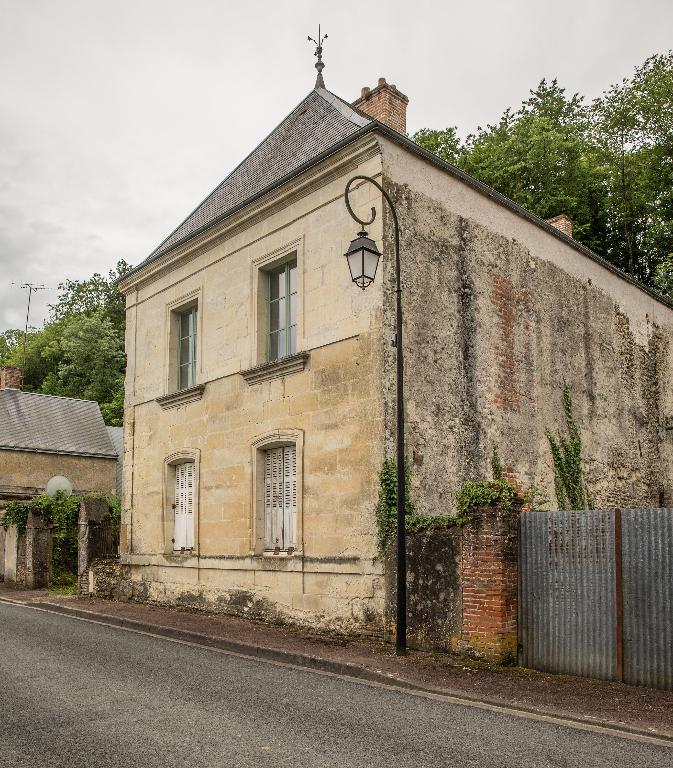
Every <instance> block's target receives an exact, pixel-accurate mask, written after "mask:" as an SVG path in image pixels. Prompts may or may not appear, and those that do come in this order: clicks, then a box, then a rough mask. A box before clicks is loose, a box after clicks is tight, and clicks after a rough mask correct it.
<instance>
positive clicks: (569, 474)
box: [545, 382, 593, 509]
mask: <svg viewBox="0 0 673 768" xmlns="http://www.w3.org/2000/svg"><path fill="white" fill-rule="evenodd" d="M563 412H564V416H565V423H566V430H567V433H568V435H567V437H566V436H565V435H562V434H561V433H559V434H558V437H554V435H552V433H551V431H550V430H549V429H545V435H546V436H547V440H548V441H549V448H550V450H551V455H552V461H553V463H554V491H555V493H556V501H557V502H558V508H559V509H591V508H592V506H593V502H592V499H591V496H590V494H589V489H588V488H587V484H586V482H585V480H584V473H583V471H582V436H581V434H580V430H579V427H578V426H577V423H576V422H575V418H574V416H573V402H572V396H571V394H570V387H569V386H568V385H567V384H566V383H565V382H564V384H563Z"/></svg>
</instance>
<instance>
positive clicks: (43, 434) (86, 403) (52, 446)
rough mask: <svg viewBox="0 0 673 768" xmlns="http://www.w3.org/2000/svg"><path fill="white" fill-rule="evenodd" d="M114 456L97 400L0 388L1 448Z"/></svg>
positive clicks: (77, 454)
mask: <svg viewBox="0 0 673 768" xmlns="http://www.w3.org/2000/svg"><path fill="white" fill-rule="evenodd" d="M3 448H5V449H10V450H19V451H35V452H38V453H66V454H72V455H76V456H102V457H109V458H113V459H116V458H117V451H116V450H115V448H114V446H113V444H112V441H111V440H110V435H109V434H108V431H107V429H106V427H105V423H104V421H103V417H102V416H101V412H100V408H99V407H98V403H96V402H94V401H93V400H74V399H72V398H69V397H54V396H52V395H38V394H33V393H31V392H21V390H18V389H0V449H3Z"/></svg>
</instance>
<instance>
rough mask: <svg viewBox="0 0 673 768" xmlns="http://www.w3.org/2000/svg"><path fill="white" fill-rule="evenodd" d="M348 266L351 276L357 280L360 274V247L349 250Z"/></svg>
mask: <svg viewBox="0 0 673 768" xmlns="http://www.w3.org/2000/svg"><path fill="white" fill-rule="evenodd" d="M348 268H349V269H350V271H351V278H352V279H353V280H357V279H358V278H359V277H360V276H361V275H362V249H361V248H359V249H358V250H357V251H351V252H350V253H349V254H348Z"/></svg>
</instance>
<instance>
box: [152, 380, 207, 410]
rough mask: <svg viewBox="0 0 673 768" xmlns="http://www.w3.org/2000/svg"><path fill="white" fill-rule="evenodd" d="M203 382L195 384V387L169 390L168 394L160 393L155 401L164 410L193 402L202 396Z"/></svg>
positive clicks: (204, 386)
mask: <svg viewBox="0 0 673 768" xmlns="http://www.w3.org/2000/svg"><path fill="white" fill-rule="evenodd" d="M205 388H206V385H205V384H197V385H196V386H195V387H188V388H187V389H180V390H178V391H177V392H171V394H170V395H162V396H161V397H157V398H156V402H157V403H159V405H160V406H161V407H162V408H163V409H164V410H165V409H166V408H179V407H180V406H181V405H186V404H187V403H193V402H195V401H196V400H200V399H201V398H202V397H203V391H204V390H205Z"/></svg>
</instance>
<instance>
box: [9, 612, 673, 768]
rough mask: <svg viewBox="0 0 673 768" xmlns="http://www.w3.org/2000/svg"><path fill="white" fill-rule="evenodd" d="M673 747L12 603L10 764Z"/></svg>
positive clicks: (652, 755)
mask: <svg viewBox="0 0 673 768" xmlns="http://www.w3.org/2000/svg"><path fill="white" fill-rule="evenodd" d="M671 765H673V748H669V747H666V746H658V745H653V744H643V743H639V742H637V741H632V740H628V739H623V738H619V737H614V736H610V735H605V734H597V733H592V732H587V731H582V730H577V729H575V728H572V727H569V726H565V725H557V724H550V723H545V722H539V721H535V720H530V719H524V718H521V717H517V716H513V715H509V714H501V713H497V712H489V711H484V710H480V709H477V708H474V707H470V706H463V705H457V704H452V703H449V702H446V701H441V700H434V699H432V698H426V697H421V696H415V695H412V694H410V693H405V692H402V691H395V690H390V689H387V688H383V687H373V686H369V685H366V684H363V683H358V682H354V681H351V680H347V679H342V678H338V677H330V676H325V675H321V674H318V673H315V672H310V671H304V670H297V669H292V668H288V667H283V666H277V665H273V664H268V663H265V662H261V661H252V660H248V659H242V658H240V657H236V656H231V655H227V654H223V653H218V652H216V651H213V650H209V649H206V648H199V647H194V646H189V645H183V644H179V643H175V642H171V641H169V640H166V639H162V638H156V637H150V636H145V635H140V634H136V633H132V632H127V631H124V630H120V629H117V628H113V627H107V626H102V625H99V624H94V623H90V622H85V621H78V620H75V619H73V618H69V617H66V616H62V615H57V614H51V613H46V612H42V611H37V610H34V609H31V608H27V607H22V606H16V605H8V604H6V603H1V602H0V766H2V768H5V766H7V768H15V767H17V766H31V768H33V767H35V768H61V767H62V766H63V768H79V766H86V767H87V768H99V767H103V766H105V767H107V766H115V768H118V767H119V768H136V766H138V768H140V767H141V766H142V768H154V767H155V766H156V767H157V768H158V767H159V766H161V768H172V767H173V766H189V768H200V767H201V766H209V767H210V766H232V767H235V768H247V766H269V767H271V766H273V768H277V767H278V766H293V768H297V767H298V766H308V767H310V768H313V767H314V766H316V767H317V766H321V767H322V766H335V767H337V766H338V768H350V766H353V767H354V768H355V767H357V768H369V767H370V766H371V768H379V766H381V767H383V766H385V767H386V768H391V767H392V766H395V767H396V768H397V767H400V768H402V767H406V766H410V767H411V766H413V768H423V767H424V766H456V767H460V768H462V767H463V766H479V768H496V766H497V768H503V767H504V766H513V767H516V768H523V767H525V766H553V767H554V768H571V767H573V766H578V768H579V767H580V766H581V768H590V767H591V766H610V768H620V766H625V767H626V766H628V768H633V766H638V768H645V767H646V766H657V768H664V767H665V768H670V766H671Z"/></svg>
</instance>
